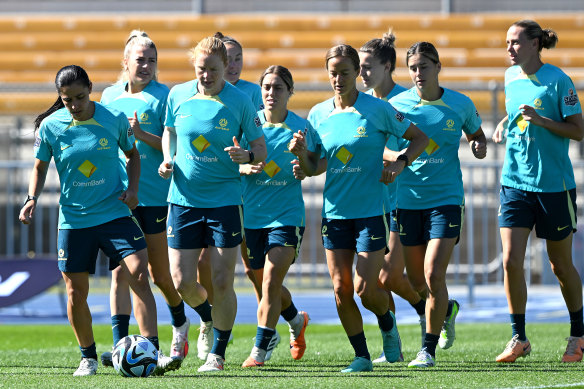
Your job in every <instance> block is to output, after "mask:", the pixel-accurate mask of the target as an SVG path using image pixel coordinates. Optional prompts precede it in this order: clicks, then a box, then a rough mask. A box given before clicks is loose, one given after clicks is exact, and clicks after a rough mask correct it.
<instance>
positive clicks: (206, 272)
mask: <svg viewBox="0 0 584 389" xmlns="http://www.w3.org/2000/svg"><path fill="white" fill-rule="evenodd" d="M214 37H215V38H217V39H220V40H221V42H223V44H224V45H225V49H226V50H227V67H226V68H225V75H224V77H223V78H224V79H225V81H228V82H229V83H231V85H234V86H235V87H236V88H238V89H239V90H240V91H242V92H243V93H245V94H246V95H248V96H249V98H250V99H251V101H252V102H253V104H254V106H255V107H256V110H258V111H260V110H262V109H263V108H264V104H263V102H262V93H261V88H260V87H259V86H258V85H257V84H255V83H253V82H249V81H246V80H242V79H241V78H240V77H241V70H242V69H243V46H242V45H241V43H239V42H238V41H237V40H236V39H235V38H232V37H230V36H225V35H223V34H222V33H221V32H216V33H215V35H214ZM241 259H242V262H243V266H244V268H245V274H246V275H247V277H248V278H249V280H250V281H251V283H252V285H253V288H254V292H255V295H256V299H257V301H258V304H259V302H260V300H261V295H262V283H261V281H260V280H257V279H256V277H255V272H254V271H253V269H252V268H251V266H250V264H249V259H248V258H247V248H246V246H245V237H244V239H243V241H242V242H241ZM198 270H199V274H198V281H199V283H201V285H203V287H204V288H205V289H206V290H207V294H208V296H209V301H210V302H211V303H213V286H212V285H211V268H210V264H209V255H208V254H207V250H205V249H204V250H203V251H202V253H201V258H200V259H199V269H198ZM200 329H201V334H200V339H201V342H199V343H201V346H202V345H203V343H204V338H206V337H207V336H208V335H207V334H206V333H205V331H207V332H209V331H210V328H209V327H208V326H206V325H205V323H201V328H200ZM275 340H276V339H275ZM279 342H280V338H279V337H278V338H277V343H279ZM274 347H275V346H274ZM204 354H205V353H201V354H199V358H201V359H205V356H203V355H204Z"/></svg>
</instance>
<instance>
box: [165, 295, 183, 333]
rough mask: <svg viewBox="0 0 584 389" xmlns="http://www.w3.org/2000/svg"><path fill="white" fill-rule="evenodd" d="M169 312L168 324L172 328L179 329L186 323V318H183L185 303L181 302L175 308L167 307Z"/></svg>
mask: <svg viewBox="0 0 584 389" xmlns="http://www.w3.org/2000/svg"><path fill="white" fill-rule="evenodd" d="M168 310H169V311H170V324H172V325H173V327H180V326H182V325H183V324H185V323H186V321H187V317H186V316H185V303H184V302H183V301H182V300H181V302H180V304H178V305H177V306H176V307H171V306H170V305H169V306H168Z"/></svg>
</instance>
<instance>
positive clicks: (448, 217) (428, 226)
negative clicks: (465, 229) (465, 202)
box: [397, 205, 464, 246]
mask: <svg viewBox="0 0 584 389" xmlns="http://www.w3.org/2000/svg"><path fill="white" fill-rule="evenodd" d="M463 220H464V206H462V205H442V206H440V207H435V208H428V209H399V208H398V210H397V222H398V224H399V240H400V242H401V244H402V245H404V246H419V245H422V244H426V243H427V242H428V241H429V240H430V239H440V238H459V237H460V231H461V230H462V222H463ZM457 242H458V239H457Z"/></svg>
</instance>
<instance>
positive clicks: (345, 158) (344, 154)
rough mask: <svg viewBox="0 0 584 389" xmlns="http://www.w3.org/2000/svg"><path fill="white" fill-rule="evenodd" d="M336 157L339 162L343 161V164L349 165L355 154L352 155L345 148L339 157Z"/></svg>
mask: <svg viewBox="0 0 584 389" xmlns="http://www.w3.org/2000/svg"><path fill="white" fill-rule="evenodd" d="M335 157H337V158H338V160H339V161H341V162H342V163H343V164H347V163H348V162H349V161H350V160H351V158H353V154H351V152H350V151H349V150H347V149H346V148H345V147H344V146H343V147H341V149H340V150H339V151H338V153H337V155H335Z"/></svg>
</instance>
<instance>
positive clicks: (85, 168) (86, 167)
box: [77, 160, 97, 178]
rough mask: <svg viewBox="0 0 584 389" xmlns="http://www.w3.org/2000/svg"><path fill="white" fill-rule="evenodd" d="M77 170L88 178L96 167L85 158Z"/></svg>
mask: <svg viewBox="0 0 584 389" xmlns="http://www.w3.org/2000/svg"><path fill="white" fill-rule="evenodd" d="M77 170H79V171H80V172H81V173H82V174H83V175H84V176H85V177H87V178H89V177H91V175H92V174H93V173H95V171H96V170H97V167H95V165H94V164H92V163H91V162H89V161H88V160H86V161H85V162H83V163H82V164H81V166H79V167H78V168H77Z"/></svg>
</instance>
